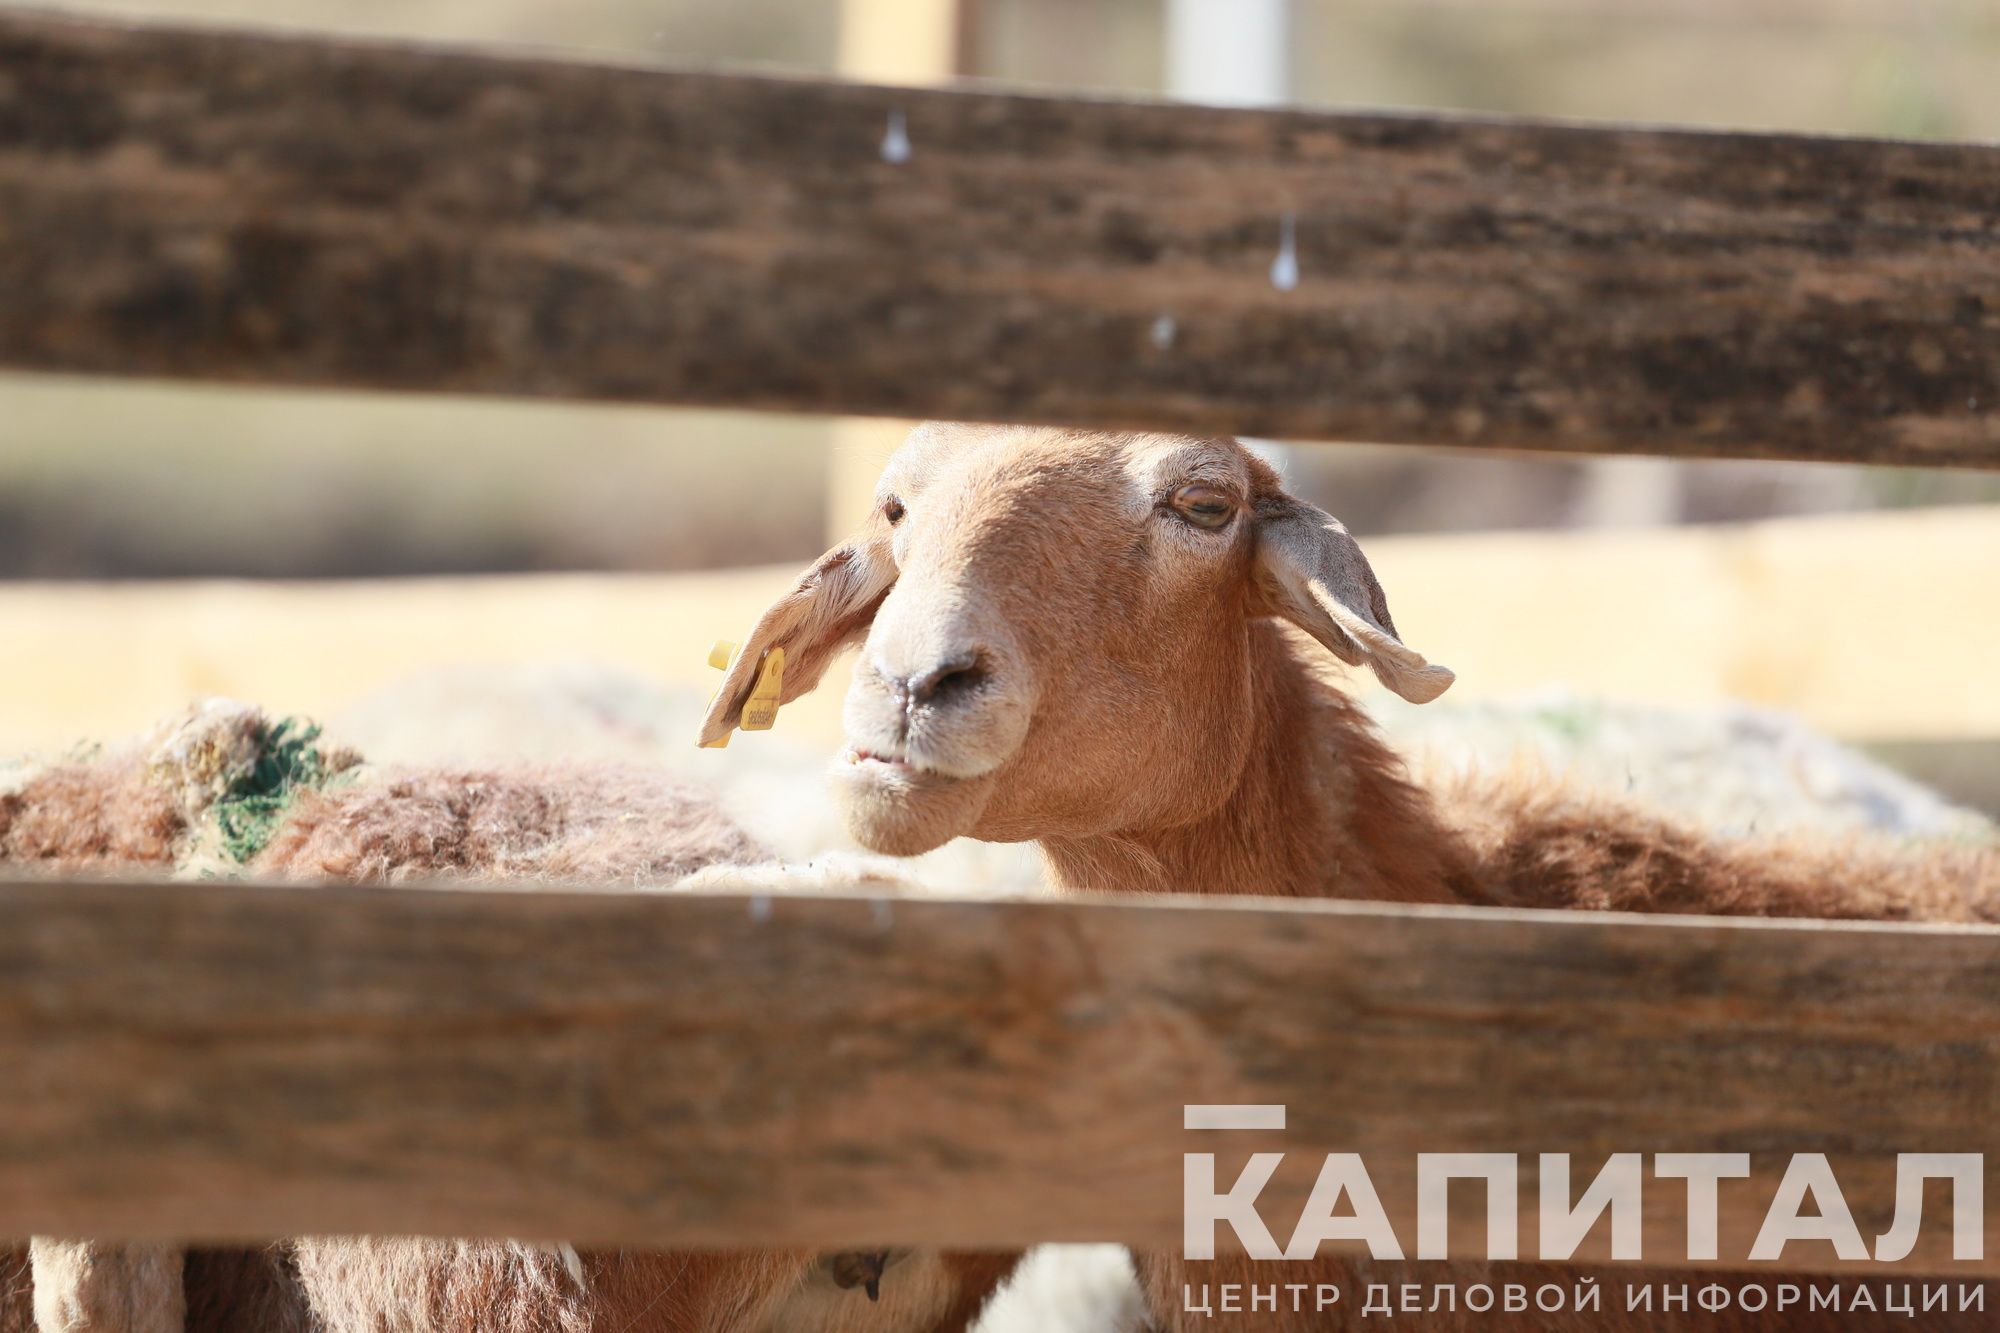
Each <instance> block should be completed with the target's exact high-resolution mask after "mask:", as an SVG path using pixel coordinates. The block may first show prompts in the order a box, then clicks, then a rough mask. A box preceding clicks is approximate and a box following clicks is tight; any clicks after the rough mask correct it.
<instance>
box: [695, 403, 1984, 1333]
mask: <svg viewBox="0 0 2000 1333" xmlns="http://www.w3.org/2000/svg"><path fill="white" fill-rule="evenodd" d="M876 499H877V504H876V507H875V510H874V512H873V513H872V514H871V515H870V517H869V518H868V520H867V522H866V524H865V525H864V526H863V527H862V529H861V530H860V531H859V532H858V533H857V534H856V535H855V536H854V537H853V538H852V539H850V540H849V541H847V542H845V543H843V544H841V545H839V546H837V547H835V548H834V549H833V550H831V551H828V552H827V553H826V554H825V555H824V556H822V557H821V558H820V559H819V561H818V562H817V563H815V564H814V565H813V566H812V567H811V568H810V569H809V570H808V571H807V572H806V573H805V574H804V576H803V577H802V578H801V579H800V580H799V581H798V583H797V584H796V586H795V587H794V588H793V589H792V590H791V591H790V592H789V593H787V594H786V595H785V596H783V597H782V598H780V599H779V600H778V601H777V602H776V603H775V604H773V605H772V606H771V607H770V608H769V609H768V610H767V611H766V612H765V613H764V614H763V616H762V617H761V619H759V621H758V622H757V624H756V626H755V628H754V630H753V631H752V632H751V634H750V636H749V638H748V640H747V642H746V644H745V647H744V649H743V650H742V651H741V652H740V653H739V654H738V656H737V658H736V660H735V661H734V663H733V664H732V666H731V668H730V671H729V673H728V675H727V676H726V678H725V683H724V687H723V689H722V691H721V692H720V694H719V695H718V696H717V699H716V702H715V704H714V706H713V707H712V708H711V709H710V711H709V714H708V717H707V718H706V720H705V722H704V724H703V727H702V732H701V740H702V741H703V742H704V743H709V742H713V741H715V740H717V739H719V738H721V737H723V736H725V735H727V734H728V732H729V731H730V729H731V728H732V727H734V726H735V725H736V723H737V722H738V720H739V718H740V715H741V709H742V706H743V703H744V701H745V699H746V698H747V695H748V692H749V690H750V688H751V685H752V682H753V677H754V676H755V674H756V672H757V670H758V664H759V662H760V660H761V659H762V658H763V657H764V654H765V653H766V651H767V650H769V649H772V648H782V649H783V650H784V651H785V655H786V656H785V673H784V691H783V693H784V697H785V698H786V699H790V698H795V697H797V696H798V695H800V694H803V693H804V692H806V691H807V690H810V689H811V688H812V687H813V686H814V685H815V684H817V682H818V681H819V679H820V678H821V677H822V675H823V674H824V673H825V671H826V669H827V666H828V665H829V663H830V662H831V661H832V660H833V659H834V657H835V656H836V655H837V654H838V653H839V652H840V651H841V650H843V649H844V648H847V647H849V646H852V645H856V644H860V645H862V651H861V658H860V661H859V663H858V664H857V666H856V669H855V674H854V678H853V683H852V685H851V687H850V689H849V692H848V696H847V701H846V708H845V713H844V717H845V722H846V728H847V736H848V750H847V753H846V754H845V756H844V758H843V760H842V761H841V762H840V763H838V764H836V766H835V770H834V776H833V782H834V787H835V792H836V796H837V798H838V799H839V800H840V802H841V803H842V805H843V809H844V814H845V817H846V819H847V822H848V825H849V827H850V829H851V831H852V832H853V834H854V835H855V836H856V837H857V838H858V839H859V840H860V841H861V842H863V843H864V844H866V845H867V846H869V847H871V848H873V849H875V850H878V851H882V852H886V853H890V854H895V855H913V854H917V853H921V852H924V851H927V850H929V849H931V848H934V847H937V846H939V845H941V844H943V843H944V842H946V841H948V840H950V839H952V838H955V837H960V836H968V837H974V838H983V839H989V840H996V841H1021V840H1029V839H1033V840H1035V841H1037V842H1038V843H1039V844H1040V847H1041V850H1042V852H1043V856H1044V862H1045V866H1046V871H1047V875H1048V878H1049V880H1050V881H1051V883H1052V884H1053V885H1054V886H1056V887H1058V888H1065V889H1078V890H1098V891H1103V890H1116V891H1132V892H1146V891H1152V890H1160V889H1177V890H1182V891H1193V892H1203V893H1261V894H1285V895H1296V896H1321V897H1340V898H1362V899H1377V900H1387V901H1393V902H1411V903H1416V902H1444V903H1475V904H1489V905H1510V906H1537V907H1595V908H1607V909H1614V910H1628V911H1643V912H1662V911H1677V912H1705V913H1733V914H1753V915H1764V916H1812V917H1866V918H1879V919H1922V920H1929V921H1994V920H2000V851H1996V849H1995V848H1994V847H1991V846H1986V847H1976V846H1965V847H1957V848H1950V847H1942V848H1926V849H1922V850H1897V849H1880V848H1865V847H1861V846H1835V845H1822V846H1817V847H1814V846H1807V845H1801V844H1796V843H1790V844H1786V843H1776V842H1762V843H1741V844H1735V845H1729V844H1724V843H1722V842H1719V841H1717V840H1715V839H1712V838H1709V837H1706V836H1704V835H1703V834H1701V833H1700V832H1699V831H1697V830H1695V829H1692V828H1689V827H1686V826H1683V825H1680V824H1677V823H1675V822H1673V821H1671V820H1668V819H1665V818H1661V817H1658V816H1656V815H1654V814H1651V813H1648V812H1646V811H1644V810H1641V809H1638V808H1635V807H1633V806H1630V805H1626V804H1622V803H1619V802H1615V801H1611V800H1606V799H1599V798H1594V797H1580V796H1577V795H1574V794H1568V793H1564V792H1562V791H1558V790H1554V789H1550V788H1548V787H1546V786H1528V785H1515V786H1506V785H1489V786H1486V787H1483V788H1482V787H1480V786H1477V785H1471V786H1467V787H1464V788H1463V789H1455V790H1452V791H1449V792H1433V791H1430V790H1426V789H1424V788H1422V787H1420V786H1419V785H1417V784H1416V783H1414V782H1413V781H1411V779H1410V778H1409V777H1408V776H1407V774H1406V773H1405V771H1404V769H1403V767H1402V765H1401V763H1400V762H1399V761H1398V759H1397V758H1396V756H1395V755H1394V754H1393V753H1392V752H1391V751H1390V750H1389V749H1388V748H1387V747H1386V746H1385V745H1384V744H1383V743H1382V742H1381V740H1380V739H1379V738H1378V737H1377V735H1376V734H1375V732H1374V730H1373V728H1372V726H1371V725H1370V723H1369V722H1368V721H1367V719H1366V717H1365V716H1364V714H1363V713H1362V712H1361V710H1360V709H1359V708H1358V707H1357V706H1356V705H1355V704H1354V703H1352V702H1351V701H1350V700H1349V699H1348V698H1347V697H1346V696H1345V695H1344V694H1343V693H1342V692H1341V691H1340V689H1339V688H1338V686H1337V685H1336V684H1335V683H1334V681H1333V680H1331V679H1330V678H1329V677H1328V673H1327V672H1326V671H1325V669H1324V668H1325V666H1326V665H1327V663H1326V655H1327V654H1331V655H1332V656H1333V657H1335V658H1338V659H1340V660H1341V661H1344V662H1346V663H1348V664H1349V665H1351V666H1365V667H1367V668H1369V669H1370V670H1372V671H1373V672H1374V673H1375V675H1376V676H1377V677H1378V678H1380V679H1381V681H1382V682H1383V683H1384V684H1385V685H1386V686H1388V687H1389V688H1390V689H1391V690H1393V691H1395V692H1396V693H1397V694H1399V695H1401V696H1402V697H1404V698H1405V699H1409V700H1412V701H1414V702H1425V701H1428V700H1430V699H1432V698H1435V697H1436V696H1437V695H1438V694H1439V693H1441V692H1442V691H1443V690H1444V689H1445V688H1446V687H1447V686H1448V685H1449V684H1450V683H1451V679H1452V676H1451V673H1450V672H1449V671H1447V670H1445V669H1444V668H1442V667H1438V666H1435V665H1432V664H1431V663H1428V662H1426V661H1425V659H1424V658H1423V657H1422V656H1421V655H1420V654H1419V653H1417V652H1416V651H1414V650H1413V649H1411V648H1409V647H1408V646H1407V645H1405V644H1404V643H1403V641H1402V639H1401V637H1400V636H1399V634H1398V633H1397V630H1396V626H1395V622H1394V621H1393V620H1392V619H1391V617H1390V614H1389V608H1388V604H1387V601H1386V599H1385V598H1384V596H1383V592H1382V588H1381V586H1380V584H1379V583H1378V582H1377V581H1376V579H1375V576H1374V574H1373V572H1372V571H1371V570H1370V568H1369V566H1368V562H1367V561H1366V559H1365V558H1363V556H1362V554H1361V551H1360V548H1359V547H1358V546H1357V545H1356V544H1355V542H1354V541H1353V539H1352V538H1351V537H1350V536H1349V535H1348V534H1347V532H1346V530H1345V529H1344V528H1343V527H1342V526H1341V525H1340V524H1339V523H1338V522H1337V521H1336V520H1334V519H1333V518H1332V517H1330V516H1329V515H1327V514H1325V513H1323V512H1322V511H1320V510H1318V509H1316V508H1314V507H1312V506H1311V505H1308V504H1305V503H1304V502H1302V501H1300V500H1298V499H1296V498H1294V497H1292V496H1290V495H1288V494H1286V493H1285V491H1284V489H1283V487H1282V485H1281V483H1280V480H1279V478H1278V476H1277V474H1276V473H1275V472H1274V471H1273V470H1272V469H1271V468H1270V467H1269V466H1267V465H1266V464H1265V463H1264V462H1263V461H1262V460H1260V459H1258V458H1257V457H1256V456H1255V455H1253V454H1252V453H1251V452H1250V451H1248V450H1246V449H1244V448H1243V447H1241V446H1240V445H1239V444H1237V443H1236V442H1235V441H1233V440H1227V439H1191V438H1185V437H1178V436H1166V435H1121V434H1111V433H1100V432H1085V431H1066V430H1052V429H1037V428H1026V427H975V426H957V425H944V424H933V425H927V426H921V427H918V428H917V429H916V430H915V431H914V432H913V434H912V435H911V437H910V439H909V441H908V442H907V443H906V444H905V445H904V446H903V448H902V449H901V450H900V451H899V452H898V453H897V455H896V456H895V457H894V459H892V460H891V462H890V463H889V465H888V467H887V469H886V471H885V472H884V475H883V478H882V481H881V485H880V488H879V490H878V492H877V497H876ZM1535 609H1536V610H1538V611H1539V612H1540V613H1542V614H1551V615H1553V614H1560V608H1550V607H1543V608H1535ZM1315 645H1317V646H1315ZM1322 650H1323V651H1322ZM1140 1269H1141V1273H1142V1278H1143V1280H1144V1282H1145V1284H1146V1286H1147V1287H1148V1291H1149V1300H1150V1304H1151V1306H1152V1309H1153V1315H1154V1318H1155V1319H1156V1320H1157V1321H1158V1322H1159V1324H1160V1326H1161V1327H1162V1328H1171V1329H1180V1328H1193V1327H1201V1328H1209V1327H1212V1326H1215V1325H1216V1324H1218V1323H1220V1324H1224V1325H1228V1324H1231V1323H1235V1324H1237V1325H1238V1326H1242V1327H1257V1328H1273V1329H1275V1328H1293V1327H1301V1328H1303V1327H1324V1326H1325V1324H1324V1322H1323V1319H1322V1318H1320V1317H1315V1316H1307V1317H1303V1318H1302V1319H1300V1320H1297V1321H1294V1320H1291V1319H1287V1318H1284V1317H1282V1316H1272V1315H1268V1314H1267V1315H1257V1316H1247V1317H1243V1318H1241V1319H1239V1320H1235V1321H1232V1320H1231V1319H1229V1318H1228V1317H1226V1316H1223V1317H1220V1318H1219V1319H1206V1318H1202V1319H1195V1318H1192V1317H1184V1316H1183V1315H1182V1314H1181V1312H1180V1308H1179V1307H1180V1301H1179V1291H1180V1284H1181V1283H1182V1282H1183V1281H1186V1280H1190V1279H1192V1280H1194V1281H1197V1282H1199V1281H1205V1280H1207V1281H1256V1280H1264V1281H1269V1280H1271V1279H1272V1278H1273V1276H1274V1272H1275V1270H1274V1269H1273V1268H1271V1267H1268V1266H1257V1265H1253V1264H1250V1263H1248V1262H1247V1261H1243V1260H1237V1261H1234V1262H1231V1261H1226V1260H1225V1261H1218V1262H1217V1263H1216V1264H1214V1265H1190V1264H1188V1263H1186V1262H1185V1261H1183V1260H1182V1259H1180V1258H1179V1257H1178V1256H1175V1255H1150V1256H1141V1258H1140ZM1356 1271H1357V1269H1356V1266H1355V1265H1353V1264H1351V1263H1349V1262H1347V1261H1338V1260H1330V1261H1326V1262H1324V1263H1321V1264H1319V1265H1318V1266H1317V1269H1316V1272H1317V1275H1318V1279H1319V1280H1333V1281H1338V1282H1340V1284H1341V1285H1342V1287H1343V1289H1345V1290H1348V1291H1353V1290H1354V1289H1355V1288H1354V1287H1353V1285H1352V1279H1353V1277H1354V1275H1355V1272H1356ZM1374 1273H1375V1276H1376V1278H1377V1279H1378V1280H1390V1281H1395V1280H1417V1279H1419V1278H1425V1277H1428V1278H1432V1279H1435V1278H1436V1277H1437V1276H1438V1270H1437V1269H1435V1268H1433V1269H1430V1270H1428V1271H1427V1270H1425V1269H1423V1268H1415V1269H1401V1270H1397V1269H1394V1268H1392V1267H1391V1266H1386V1265H1377V1266H1375V1267H1374ZM1385 1274H1386V1275H1387V1276H1386V1277H1385V1276H1384V1275H1385ZM1398 1274H1400V1277H1398V1276H1397V1275H1398ZM1296 1276H1297V1274H1296V1273H1294V1274H1287V1275H1282V1276H1280V1277H1279V1278H1278V1280H1280V1281H1286V1280H1292V1279H1293V1278H1294V1277H1296ZM1353 1313H1354V1311H1353V1309H1352V1308H1351V1307H1343V1309H1342V1314H1343V1315H1344V1316H1346V1317H1351V1316H1352V1314H1353ZM1533 1318H1534V1320H1535V1322H1536V1323H1537V1324H1538V1325H1542V1326H1546V1323H1547V1317H1546V1316H1541V1315H1535V1316H1533ZM1653 1319H1654V1317H1653V1316H1650V1315H1649V1316H1647V1317H1646V1321H1647V1322H1646V1323H1644V1324H1642V1325H1640V1326H1652V1323H1651V1321H1653ZM1473 1322H1474V1323H1475V1324H1476V1325H1477V1326H1478V1327H1482V1328H1483V1327H1487V1326H1488V1323H1487V1322H1483V1321H1481V1320H1477V1319H1475V1320H1473ZM1587 1322H1588V1323H1589V1325H1590V1326H1592V1327H1597V1328H1608V1327H1615V1326H1621V1325H1619V1323H1618V1316H1617V1315H1615V1314H1613V1313H1610V1312H1607V1313H1606V1314H1605V1315H1604V1316H1598V1317H1593V1318H1592V1319H1590V1320H1588V1321H1587ZM1717 1326H1720V1325H1717V1324H1714V1323H1709V1324H1704V1327H1717ZM1760 1326H1763V1327H1770V1326H1771V1325H1770V1324H1768V1323H1765V1324H1761V1325H1760Z"/></svg>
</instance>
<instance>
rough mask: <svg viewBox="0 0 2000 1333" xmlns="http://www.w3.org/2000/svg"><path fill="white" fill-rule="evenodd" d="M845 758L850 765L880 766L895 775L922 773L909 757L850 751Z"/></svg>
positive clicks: (866, 751) (860, 750) (862, 750)
mask: <svg viewBox="0 0 2000 1333" xmlns="http://www.w3.org/2000/svg"><path fill="white" fill-rule="evenodd" d="M844 757H845V759H846V761H847V762H848V763H850V764H856V765H863V766H865V765H870V764H873V765H879V766H880V767H882V768H884V769H887V770H889V771H890V772H895V773H913V772H919V771H921V770H919V769H918V768H917V767H916V765H914V764H912V763H911V762H910V759H909V756H908V755H901V754H877V753H876V752H875V751H873V750H866V749H850V750H849V751H848V752H847V754H846V755H845V756H844Z"/></svg>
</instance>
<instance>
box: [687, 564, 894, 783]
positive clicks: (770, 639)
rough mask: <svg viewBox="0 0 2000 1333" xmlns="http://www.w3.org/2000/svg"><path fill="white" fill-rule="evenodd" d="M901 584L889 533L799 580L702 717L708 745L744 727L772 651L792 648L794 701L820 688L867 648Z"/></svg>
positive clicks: (787, 683) (766, 617) (787, 679)
mask: <svg viewBox="0 0 2000 1333" xmlns="http://www.w3.org/2000/svg"><path fill="white" fill-rule="evenodd" d="M895 584H896V561H895V557H894V555H892V554H891V552H890V549H889V540H888V537H887V534H886V531H885V532H883V533H867V534H864V535H862V536H860V537H857V538H855V539H854V540H852V541H848V542H844V543H842V544H841V545H839V546H836V547H834V548H833V549H832V550H831V551H828V552H827V553H826V554H825V555H823V556H821V557H820V558H819V559H818V560H816V561H814V562H813V565H812V568H810V569H808V570H807V571H806V572H805V573H803V574H801V575H800V576H799V581H798V582H797V583H795V584H793V585H792V589H791V591H790V592H787V593H786V594H785V595H784V596H783V597H780V598H779V599H778V600H777V601H775V602H773V603H771V605H770V606H769V607H768V608H767V609H766V610H765V612H764V614H763V615H762V616H759V617H758V619H757V627H756V628H755V629H753V630H751V631H750V638H749V641H748V642H746V643H745V644H744V645H743V647H742V650H741V651H739V652H738V653H737V654H736V656H735V658H734V659H733V660H732V661H731V662H730V664H729V670H728V673H727V674H726V675H724V676H723V678H722V688H721V689H720V690H718V691H717V692H716V695H715V701H714V702H713V703H711V704H710V705H709V706H708V716H707V717H705V718H703V719H702V723H701V743H702V744H703V745H709V744H712V743H713V742H715V741H719V740H721V739H722V738H723V737H725V736H727V735H728V734H729V733H730V731H731V730H733V729H734V728H735V727H736V725H737V724H738V723H739V722H741V721H742V718H743V705H744V702H745V701H746V700H748V699H749V697H750V688H751V686H752V685H754V684H755V683H756V678H757V668H758V666H759V664H760V663H761V662H762V661H763V659H764V655H765V653H766V652H768V651H769V650H770V649H772V648H782V649H784V650H785V671H784V690H783V693H782V694H781V695H780V701H781V702H783V703H790V702H791V701H792V700H794V699H796V698H798V697H799V696H800V695H802V694H804V693H805V692H806V691H808V690H810V689H812V687H813V686H815V685H817V684H819V682H820V677H822V676H824V675H825V674H826V669H827V668H828V667H829V666H831V665H832V664H833V659H834V658H836V657H838V656H840V652H841V650H842V649H843V648H846V647H848V646H849V645H851V644H855V643H859V642H860V641H861V639H862V638H863V637H865V636H866V635H867V633H868V627H869V626H870V625H871V624H873V623H874V620H875V612H876V610H877V608H879V607H880V606H881V605H882V599H883V598H884V597H887V596H888V595H889V589H890V588H892V587H894V586H895Z"/></svg>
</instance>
